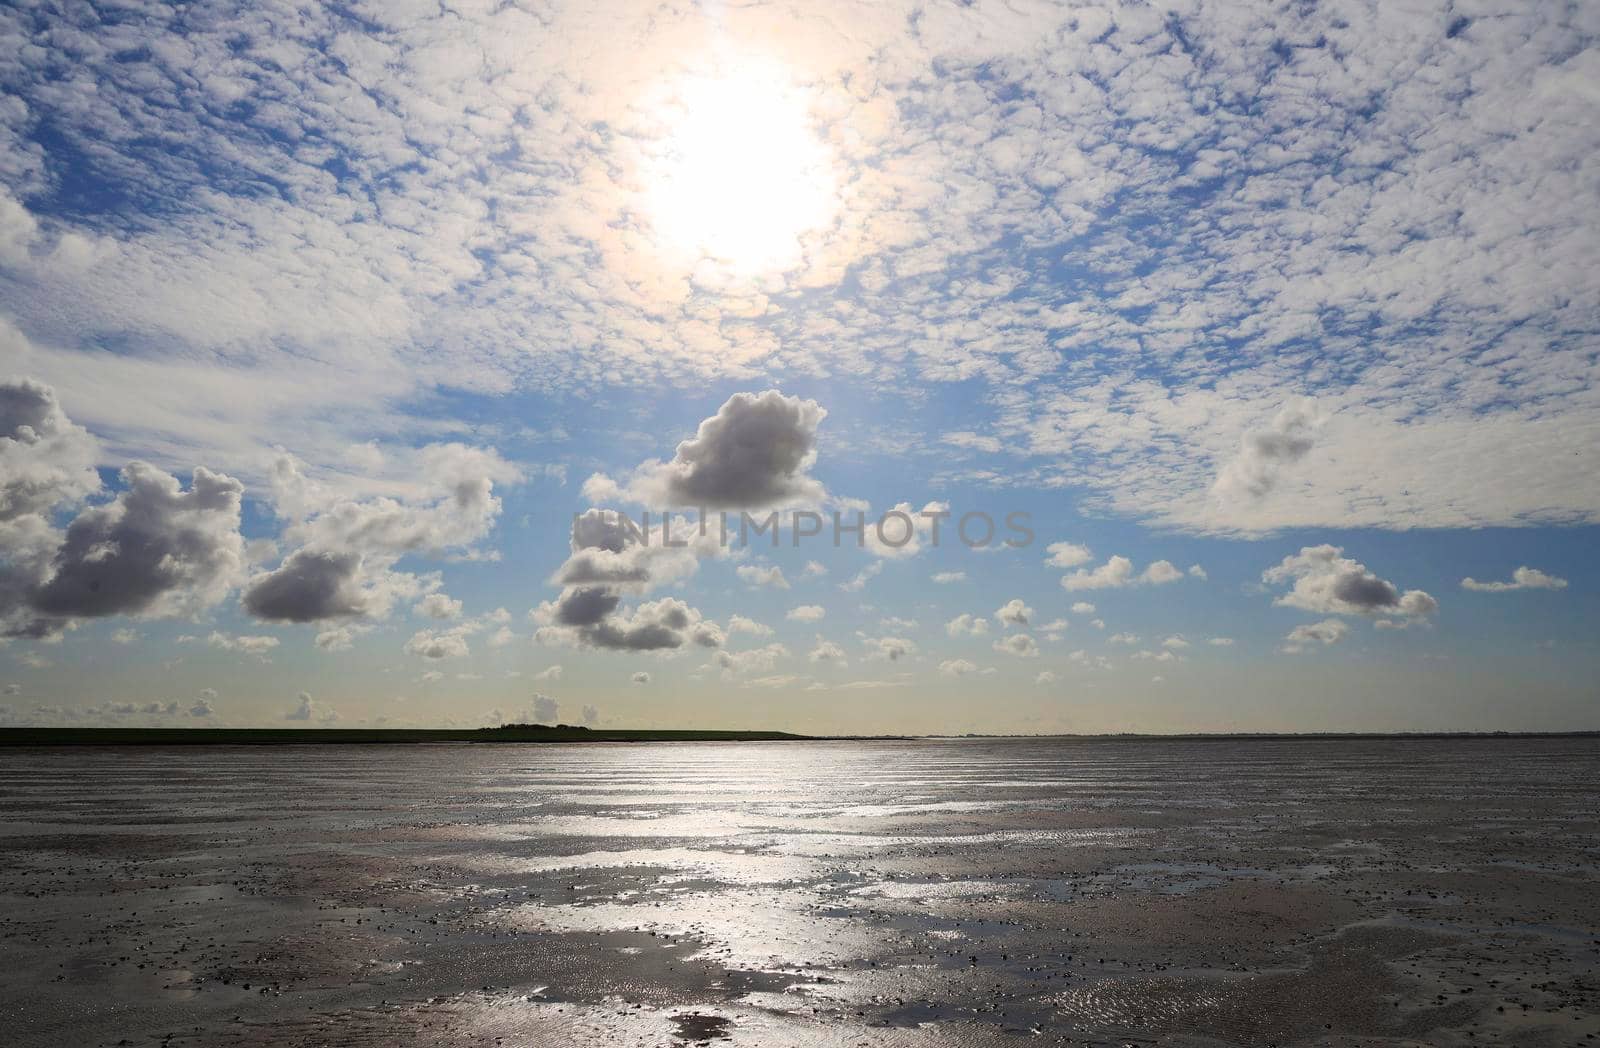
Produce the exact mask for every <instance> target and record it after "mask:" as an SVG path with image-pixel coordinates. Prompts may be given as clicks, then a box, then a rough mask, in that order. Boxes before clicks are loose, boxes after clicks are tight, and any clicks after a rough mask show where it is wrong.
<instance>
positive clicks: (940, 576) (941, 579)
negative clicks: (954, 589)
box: [933, 571, 967, 586]
mask: <svg viewBox="0 0 1600 1048" xmlns="http://www.w3.org/2000/svg"><path fill="white" fill-rule="evenodd" d="M933 581H934V583H935V584H937V585H940V586H948V585H949V584H950V583H952V582H965V581H967V573H966V572H964V571H936V572H934V573H933Z"/></svg>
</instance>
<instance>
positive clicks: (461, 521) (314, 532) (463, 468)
mask: <svg viewBox="0 0 1600 1048" xmlns="http://www.w3.org/2000/svg"><path fill="white" fill-rule="evenodd" d="M414 466H415V473H416V477H417V481H416V485H417V491H416V494H415V495H414V496H413V497H411V498H407V499H400V498H395V497H391V496H378V497H373V498H359V497H355V496H352V495H350V494H349V493H347V492H346V491H343V490H341V489H337V488H334V489H330V488H328V487H326V486H324V485H322V484H319V483H317V482H316V481H314V480H313V479H311V478H310V477H308V476H307V475H306V473H305V471H304V469H303V467H302V465H301V463H300V462H299V461H298V460H296V459H295V458H293V457H292V456H289V455H281V456H279V458H278V459H277V460H276V461H275V462H274V464H273V469H272V478H271V479H272V493H273V502H274V506H275V508H276V510H277V512H278V514H279V516H280V517H282V518H284V519H285V520H286V521H287V526H286V527H285V529H284V537H285V539H286V540H288V541H289V542H291V543H294V544H297V548H296V549H294V550H292V551H291V552H290V553H289V554H288V555H287V556H286V557H284V559H283V560H282V562H281V563H280V564H279V565H278V566H277V567H276V568H274V569H272V570H269V571H264V572H260V573H258V574H256V575H254V576H253V577H252V578H251V579H250V581H249V584H248V585H247V586H246V588H245V590H244V595H243V598H242V603H243V605H244V608H245V610H246V611H248V612H250V613H251V614H252V615H255V616H256V617H257V618H261V619H265V620H268V621H271V622H320V621H324V620H328V619H340V618H355V617H368V618H383V617H384V616H386V615H388V614H389V611H390V609H391V608H392V606H393V605H394V603H395V602H396V601H397V600H406V599H412V598H415V597H418V596H420V595H423V594H429V593H431V590H432V588H433V586H436V585H437V582H436V581H433V582H430V581H428V580H425V579H421V578H418V577H417V576H416V575H414V574H411V573H409V572H403V571H397V570H396V569H395V564H396V562H398V561H399V560H400V558H402V557H404V556H407V555H432V556H441V555H445V554H447V553H454V554H457V555H467V556H472V555H476V550H475V549H474V544H475V543H477V542H479V541H480V540H481V539H483V538H484V537H485V536H486V535H487V534H488V533H489V530H490V529H491V528H492V527H493V525H494V522H495V519H496V518H497V517H498V516H499V514H500V499H499V497H498V496H496V495H495V494H494V486H495V484H497V483H514V482H516V481H517V480H519V479H521V472H520V471H519V470H518V469H517V468H516V467H515V466H513V465H511V464H510V463H508V462H507V461H506V460H505V459H503V458H502V457H501V456H500V455H499V453H498V452H496V451H494V450H492V449H485V448H474V447H468V446H466V445H463V444H433V445H429V446H427V447H424V448H421V449H420V450H418V451H417V452H416V453H415V463H414ZM440 596H441V597H442V600H439V601H435V602H432V603H425V604H424V606H423V607H422V608H421V609H420V610H421V611H422V613H424V614H434V613H435V612H447V611H448V610H449V609H450V603H451V602H450V601H449V598H448V597H443V596H442V595H440Z"/></svg>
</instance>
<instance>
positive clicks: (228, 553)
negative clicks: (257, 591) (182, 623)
mask: <svg viewBox="0 0 1600 1048" xmlns="http://www.w3.org/2000/svg"><path fill="white" fill-rule="evenodd" d="M122 481H123V483H124V484H125V485H126V490H124V491H123V492H122V493H120V494H119V495H117V496H116V498H115V499H113V500H112V501H111V502H110V503H107V504H105V505H101V506H94V507H91V508H89V509H86V510H84V511H82V512H81V513H79V514H78V516H77V517H76V518H74V519H73V521H72V523H71V524H70V525H68V527H67V531H66V536H65V539H64V540H63V542H62V543H61V545H60V547H59V548H57V549H56V551H55V552H54V554H53V556H52V557H51V558H50V560H49V563H48V567H47V569H46V575H45V577H44V578H43V579H42V580H40V581H39V582H38V584H37V585H36V586H35V587H33V588H32V589H31V591H30V592H29V593H28V595H27V602H28V605H29V606H30V607H31V609H32V610H33V612H34V613H35V614H36V615H37V616H42V617H44V618H46V619H53V620H56V621H61V620H69V619H74V618H95V617H100V616H106V615H118V614H121V615H138V616H145V617H157V616H175V615H192V614H195V613H197V612H199V611H200V610H202V609H204V608H207V607H210V606H211V605H213V604H216V603H217V602H218V601H220V600H221V599H222V598H223V597H224V596H225V595H226V594H227V592H228V590H229V589H230V588H231V587H232V586H233V585H234V584H235V583H236V582H237V581H238V578H239V575H240V572H241V570H242V569H243V566H244V541H243V539H242V538H241V537H240V535H239V507H240V499H241V495H242V493H243V490H244V489H243V486H242V485H241V484H240V483H239V482H238V481H236V480H234V479H233V478H232V477H228V476H225V475H223V474H220V473H213V472H211V471H210V470H207V469H204V468H199V469H196V470H195V471H194V476H193V480H192V481H191V483H190V486H189V489H188V490H187V491H185V490H184V489H183V488H182V486H181V485H180V484H179V483H178V481H177V479H176V478H174V477H172V476H169V475H168V474H166V473H163V472H162V471H161V470H158V469H156V468H155V467H153V466H149V465H146V464H145V463H142V462H134V463H131V464H130V465H129V466H128V467H127V468H126V469H124V470H123V471H122ZM35 632H37V631H35Z"/></svg>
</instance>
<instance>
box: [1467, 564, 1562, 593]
mask: <svg viewBox="0 0 1600 1048" xmlns="http://www.w3.org/2000/svg"><path fill="white" fill-rule="evenodd" d="M1461 588H1462V589H1467V590H1475V591H1477V592H1479V593H1508V592H1510V591H1512V590H1528V589H1545V590H1562V589H1566V588H1567V580H1566V579H1563V578H1557V577H1556V576H1554V575H1547V574H1545V573H1544V572H1542V571H1540V570H1539V569H1538V568H1530V567H1526V566H1524V567H1520V568H1518V569H1517V570H1516V571H1513V572H1512V573H1511V581H1510V582H1479V581H1478V580H1477V579H1475V578H1472V577H1471V576H1468V577H1467V578H1464V579H1462V580H1461Z"/></svg>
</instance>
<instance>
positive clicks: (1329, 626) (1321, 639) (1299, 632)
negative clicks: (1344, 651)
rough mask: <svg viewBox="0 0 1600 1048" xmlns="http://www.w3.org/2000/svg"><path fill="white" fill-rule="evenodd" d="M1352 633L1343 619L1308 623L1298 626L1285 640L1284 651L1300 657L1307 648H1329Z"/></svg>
mask: <svg viewBox="0 0 1600 1048" xmlns="http://www.w3.org/2000/svg"><path fill="white" fill-rule="evenodd" d="M1349 632H1350V627H1349V626H1348V625H1346V624H1345V623H1344V621H1343V620H1342V619H1323V620H1322V621H1321V622H1311V623H1306V624H1305V625H1302V626H1296V627H1295V628H1294V629H1292V630H1290V631H1289V635H1288V636H1287V637H1285V638H1284V644H1283V650H1284V652H1285V653H1287V654H1290V655H1298V654H1300V653H1301V652H1303V651H1305V650H1306V649H1307V648H1310V647H1313V646H1315V645H1318V644H1320V645H1322V646H1323V647H1327V646H1328V645H1330V644H1337V643H1339V641H1341V640H1344V638H1345V637H1346V635H1348V634H1349Z"/></svg>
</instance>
